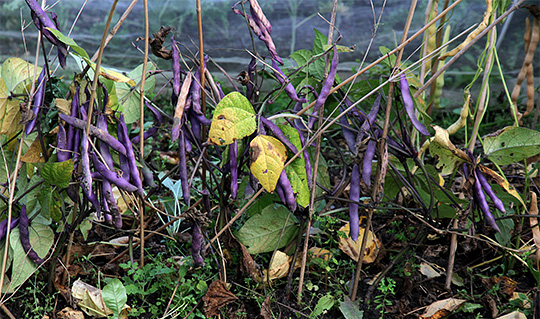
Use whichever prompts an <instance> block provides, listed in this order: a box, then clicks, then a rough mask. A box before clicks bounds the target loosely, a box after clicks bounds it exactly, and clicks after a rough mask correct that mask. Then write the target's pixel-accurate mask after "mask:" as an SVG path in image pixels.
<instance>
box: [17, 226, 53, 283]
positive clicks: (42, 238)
mask: <svg viewBox="0 0 540 319" xmlns="http://www.w3.org/2000/svg"><path fill="white" fill-rule="evenodd" d="M28 230H29V232H30V244H32V248H33V249H34V250H35V252H36V253H37V254H38V256H39V257H41V258H45V256H47V253H48V252H49V250H50V249H51V247H52V244H53V241H54V233H53V231H52V230H51V228H50V227H49V226H46V225H43V224H38V223H32V224H30V227H28ZM9 244H10V246H11V249H13V262H12V268H11V269H12V276H11V287H10V289H9V291H10V292H13V291H14V290H15V289H16V288H17V287H19V286H20V285H22V284H23V283H24V282H25V281H26V279H28V278H29V277H30V276H31V275H32V274H33V273H34V271H35V270H36V268H37V266H36V264H35V263H34V262H33V261H32V260H31V259H30V258H28V257H27V256H26V253H25V252H24V249H23V247H22V245H21V240H20V234H19V228H18V227H17V228H15V229H13V230H12V232H11V234H10V236H9Z"/></svg>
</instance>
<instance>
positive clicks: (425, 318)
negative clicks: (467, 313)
mask: <svg viewBox="0 0 540 319" xmlns="http://www.w3.org/2000/svg"><path fill="white" fill-rule="evenodd" d="M465 301H466V300H464V299H456V298H448V299H444V300H439V301H435V302H434V303H432V304H431V305H429V306H428V307H427V309H426V311H425V312H424V314H423V315H421V316H420V317H419V318H420V319H439V318H444V317H446V316H448V315H450V314H451V313H452V312H454V311H455V310H457V309H458V308H459V307H461V305H462V304H463V303H465Z"/></svg>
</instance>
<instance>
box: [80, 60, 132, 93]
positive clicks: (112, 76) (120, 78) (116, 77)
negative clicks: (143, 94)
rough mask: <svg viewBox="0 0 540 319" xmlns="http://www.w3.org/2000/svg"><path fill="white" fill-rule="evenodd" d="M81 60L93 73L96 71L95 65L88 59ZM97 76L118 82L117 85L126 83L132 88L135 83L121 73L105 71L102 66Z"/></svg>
mask: <svg viewBox="0 0 540 319" xmlns="http://www.w3.org/2000/svg"><path fill="white" fill-rule="evenodd" d="M83 60H84V61H85V62H86V63H87V64H89V65H90V67H91V68H92V70H94V72H95V71H96V64H95V63H94V62H92V61H90V59H88V58H85V57H83ZM99 75H101V76H102V77H104V78H106V79H108V80H112V81H114V82H118V83H127V84H129V85H131V86H134V85H135V84H137V83H135V81H133V80H132V79H130V78H128V77H127V76H125V75H123V74H122V73H120V72H116V71H113V70H111V69H106V68H104V67H102V66H100V67H99Z"/></svg>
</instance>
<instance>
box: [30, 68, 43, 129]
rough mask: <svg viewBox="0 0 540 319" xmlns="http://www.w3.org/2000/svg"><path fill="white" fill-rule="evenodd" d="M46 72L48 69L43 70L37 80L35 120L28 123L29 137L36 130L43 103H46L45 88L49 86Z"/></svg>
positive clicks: (33, 109) (33, 108)
mask: <svg viewBox="0 0 540 319" xmlns="http://www.w3.org/2000/svg"><path fill="white" fill-rule="evenodd" d="M46 72H47V71H46V68H43V69H42V70H41V73H40V74H39V77H38V79H37V89H36V93H35V94H34V99H33V104H34V106H33V107H32V112H33V113H34V118H33V119H32V120H31V121H30V122H28V123H26V135H29V134H30V133H32V131H33V130H34V127H35V126H36V122H37V120H38V117H39V111H40V110H41V107H42V106H43V102H44V101H45V87H46V85H47V81H46V78H45V73H46Z"/></svg>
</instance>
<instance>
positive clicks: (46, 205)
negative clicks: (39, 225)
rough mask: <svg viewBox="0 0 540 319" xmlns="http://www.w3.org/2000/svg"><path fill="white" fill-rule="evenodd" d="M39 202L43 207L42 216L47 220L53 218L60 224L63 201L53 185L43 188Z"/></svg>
mask: <svg viewBox="0 0 540 319" xmlns="http://www.w3.org/2000/svg"><path fill="white" fill-rule="evenodd" d="M38 202H39V205H40V206H41V212H40V214H41V215H42V216H43V217H45V218H46V219H49V218H52V220H54V221H55V222H59V221H60V220H61V219H62V203H63V202H62V199H61V197H60V194H59V193H58V191H57V190H56V189H55V188H53V187H52V186H51V185H48V186H46V187H42V188H41V190H40V192H39V195H38Z"/></svg>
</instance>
